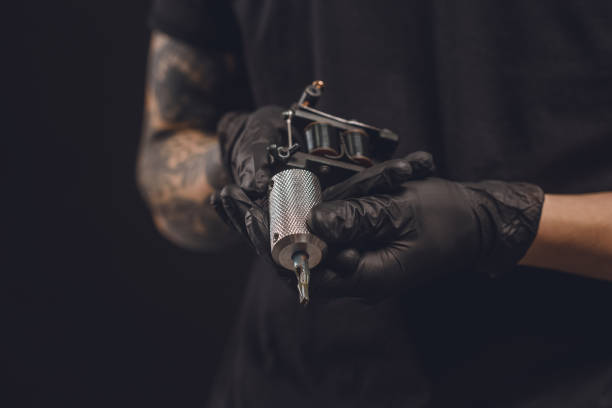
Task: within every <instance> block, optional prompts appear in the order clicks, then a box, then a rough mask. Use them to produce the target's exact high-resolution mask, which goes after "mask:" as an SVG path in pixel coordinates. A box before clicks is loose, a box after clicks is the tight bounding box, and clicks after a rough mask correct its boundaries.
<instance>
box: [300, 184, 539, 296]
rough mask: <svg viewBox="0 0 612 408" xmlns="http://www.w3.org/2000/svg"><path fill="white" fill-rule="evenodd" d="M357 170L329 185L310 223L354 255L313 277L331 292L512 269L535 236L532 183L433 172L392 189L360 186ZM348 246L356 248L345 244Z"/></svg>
mask: <svg viewBox="0 0 612 408" xmlns="http://www.w3.org/2000/svg"><path fill="white" fill-rule="evenodd" d="M361 183H362V180H361V179H359V178H358V177H357V176H355V177H353V178H351V179H348V180H346V181H344V182H342V183H340V184H338V185H336V186H332V187H330V188H328V189H327V190H326V191H325V192H324V194H323V199H324V202H323V203H321V204H320V205H318V206H317V207H315V208H313V210H312V212H311V218H310V220H309V221H308V225H309V228H311V230H312V231H313V232H314V233H315V234H316V235H318V236H319V237H320V238H322V239H323V240H325V241H326V242H328V243H329V244H335V245H340V246H344V247H348V248H355V249H356V250H357V251H358V252H359V256H351V257H346V256H345V257H344V258H343V259H344V261H345V262H344V264H342V265H337V266H336V269H335V271H334V272H336V274H335V275H334V274H333V273H332V272H331V271H326V274H324V275H322V276H319V278H320V279H318V280H317V281H315V278H317V277H316V276H315V275H314V274H313V280H312V281H311V283H312V288H313V289H312V292H313V296H314V294H315V292H316V290H317V286H318V287H319V289H318V290H319V291H320V292H321V291H324V292H325V293H326V294H327V295H331V296H359V297H365V298H368V297H381V296H383V297H384V296H386V295H388V294H392V293H394V292H397V291H398V290H401V289H406V288H410V287H414V286H415V285H418V284H421V283H423V282H425V281H430V280H432V279H435V278H437V277H439V276H441V275H444V274H450V273H454V272H459V271H467V270H477V271H483V272H485V273H488V274H489V275H490V276H497V275H499V274H502V273H503V272H504V271H506V270H508V269H511V268H512V267H513V266H514V265H515V264H516V263H517V262H518V261H519V260H520V259H521V258H522V256H523V255H524V254H525V252H526V251H527V249H528V248H529V246H530V245H531V243H532V241H533V239H534V238H535V235H536V232H537V229H538V224H539V219H540V214H541V210H542V204H543V201H544V194H543V192H542V190H541V189H540V188H539V187H537V186H535V185H532V184H527V183H508V182H503V181H482V182H478V183H457V182H452V181H448V180H443V179H439V178H426V179H424V180H418V181H409V182H405V183H403V184H402V185H401V186H398V187H399V190H398V191H396V192H395V193H390V194H389V193H387V194H380V193H379V192H378V191H376V190H375V189H374V190H368V189H366V188H361V191H360V194H358V195H354V196H353V198H350V199H346V196H347V194H346V193H345V192H346V190H351V189H355V188H356V187H358V186H360V185H361ZM352 251H355V250H352Z"/></svg>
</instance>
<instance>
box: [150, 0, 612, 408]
mask: <svg viewBox="0 0 612 408" xmlns="http://www.w3.org/2000/svg"><path fill="white" fill-rule="evenodd" d="M162 3H164V2H159V4H157V5H156V6H155V7H154V11H153V14H152V16H153V18H152V21H153V26H154V27H156V28H158V29H162V30H164V31H167V32H168V33H169V34H171V35H175V36H177V37H180V38H182V39H184V40H186V41H192V42H193V43H194V44H198V45H199V46H202V47H208V46H211V47H212V46H214V47H220V46H224V45H227V46H228V47H229V46H230V45H231V46H234V45H235V43H236V40H237V39H239V41H240V42H241V43H242V49H243V50H244V51H243V53H244V58H245V63H246V66H247V69H248V73H249V79H250V84H251V88H252V93H253V96H254V100H255V102H256V105H257V106H263V105H268V104H275V105H281V106H288V105H289V104H290V103H291V102H294V101H295V100H296V98H297V97H298V96H299V94H300V92H301V91H302V89H303V87H304V85H305V84H308V83H310V82H311V81H312V80H314V79H322V80H324V81H325V82H326V83H327V85H328V88H327V91H326V94H325V96H324V97H323V98H322V100H321V103H320V105H319V107H320V108H321V109H322V110H324V111H327V112H330V113H333V114H337V115H340V116H345V117H351V118H355V119H358V120H360V121H364V122H367V123H371V124H373V125H377V126H381V127H387V128H390V129H393V130H394V131H395V132H397V133H398V134H399V135H400V137H401V142H400V146H399V149H398V151H397V155H403V154H406V153H408V152H411V151H414V150H428V151H431V152H433V154H434V157H435V158H436V162H437V165H438V167H439V169H440V174H439V175H440V176H443V177H448V178H451V179H454V180H459V181H473V180H481V179H501V180H511V181H527V182H531V183H535V184H538V185H540V186H541V187H542V188H543V189H544V190H545V191H546V192H547V193H582V192H592V191H601V190H610V189H612V158H611V156H612V147H611V146H612V23H611V22H612V2H609V1H607V0H606V1H578V0H576V1H552V0H550V1H531V0H530V1H527V0H522V1H514V2H502V1H496V2H491V1H485V0H482V1H470V2H455V1H432V2H412V1H410V2H396V3H395V4H391V3H390V2H372V1H365V0H357V1H350V2H348V1H334V0H319V1H297V0H296V1H290V0H283V1H279V0H267V1H257V2H255V1H246V0H238V1H234V2H232V6H231V8H230V7H229V6H227V8H224V6H220V5H219V4H221V3H217V6H215V7H210V5H209V4H208V3H210V2H186V1H180V2H168V3H167V4H166V5H165V11H166V12H165V13H162V11H163V10H164V6H163V5H162ZM168 8H170V9H172V10H173V13H170V14H168V13H167V9H168ZM219 10H222V11H221V12H220V11H219ZM199 13H200V14H201V15H200V14H199ZM214 13H217V14H214ZM186 14H189V16H190V17H189V19H188V20H189V21H188V23H189V24H187V23H186V24H184V25H182V24H181V22H182V20H181V19H184V16H185V15H186ZM194 15H195V16H199V15H200V17H201V21H202V22H203V23H202V24H200V25H199V24H197V19H196V18H195V17H194ZM215 15H216V16H217V17H216V18H215ZM181 16H183V17H181ZM228 19H232V21H229V20H228ZM185 21H186V20H185ZM194 21H195V23H194ZM204 22H207V23H206V24H204ZM230 28H231V31H230ZM213 32H214V33H216V35H212V34H211V33H213ZM213 37H214V38H215V43H214V44H213V43H210V42H207V41H208V40H207V39H208V38H213ZM224 39H225V40H227V41H228V43H227V44H221V43H222V42H223V41H224ZM229 40H231V41H229ZM211 41H212V40H211ZM314 273H316V271H315V272H314ZM253 275H254V276H257V279H253V280H252V281H251V282H250V283H249V285H248V289H247V294H246V297H245V300H244V304H243V308H242V314H241V317H240V320H239V322H238V325H237V329H236V332H235V333H234V339H233V340H232V345H231V347H230V350H228V353H227V359H226V361H225V364H224V367H223V369H222V372H221V373H220V375H219V379H218V382H217V386H216V388H215V390H214V393H213V396H212V402H211V406H214V407H217V406H219V407H221V406H223V407H225V406H236V407H243V406H257V407H262V406H281V405H282V406H292V407H302V406H303V407H306V406H310V407H313V406H333V407H342V406H347V407H348V406H350V407H357V406H368V407H371V406H402V407H404V406H405V407H421V406H441V407H611V406H612V334H611V331H612V328H611V326H612V317H611V316H612V285H610V284H609V283H604V282H598V281H594V280H588V279H583V278H579V277H573V276H569V275H564V274H561V273H559V272H555V271H544V270H536V269H530V268H517V270H516V271H515V273H514V274H510V275H508V276H506V277H505V278H502V279H499V280H486V279H484V278H482V279H479V278H466V277H451V278H449V279H447V280H444V281H440V282H436V283H435V284H433V285H431V286H429V287H425V288H417V289H414V290H413V291H412V292H411V293H410V294H409V295H408V296H404V297H402V298H401V299H400V298H392V299H387V300H385V301H383V302H381V303H377V304H373V305H372V304H366V303H363V302H360V301H359V300H356V299H336V300H330V301H321V300H317V301H314V302H312V303H311V305H309V307H308V308H306V309H304V308H301V307H300V306H299V305H298V304H297V302H296V294H295V293H294V292H293V291H291V290H290V289H289V288H287V287H286V286H284V285H283V284H282V283H281V282H279V281H278V279H277V278H276V276H275V272H274V271H271V270H269V269H268V268H266V267H265V266H264V265H263V264H262V265H259V266H258V267H257V268H256V270H255V271H254V272H253Z"/></svg>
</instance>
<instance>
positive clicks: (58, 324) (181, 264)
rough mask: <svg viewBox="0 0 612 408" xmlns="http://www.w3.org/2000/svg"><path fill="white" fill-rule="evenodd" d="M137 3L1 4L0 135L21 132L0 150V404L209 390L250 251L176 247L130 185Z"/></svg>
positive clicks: (139, 32) (143, 47)
mask: <svg viewBox="0 0 612 408" xmlns="http://www.w3.org/2000/svg"><path fill="white" fill-rule="evenodd" d="M148 7H149V2H148V1H143V0H132V1H124V2H113V1H97V2H91V1H76V0H75V1H66V0H60V1H53V2H49V1H43V0H39V1H33V2H21V4H16V5H12V6H11V7H10V10H6V11H5V18H8V19H9V20H12V21H11V22H10V25H9V27H10V33H9V34H8V35H7V36H5V38H4V40H5V42H6V43H7V44H6V46H5V47H4V57H3V65H4V68H7V70H8V71H7V74H5V75H4V78H5V84H4V87H5V91H6V92H5V100H8V101H9V104H10V105H11V107H12V108H13V109H12V110H11V111H10V114H9V115H6V119H7V121H8V122H10V124H11V126H5V132H7V136H8V137H5V140H7V139H10V140H11V141H16V142H17V143H16V145H19V147H17V146H16V147H14V148H11V149H5V151H4V160H3V161H2V165H3V167H4V170H5V171H4V172H3V176H4V179H5V181H7V183H5V186H8V185H10V186H11V187H15V188H14V190H12V191H14V192H11V194H10V195H9V194H8V193H5V195H4V198H5V200H4V204H7V205H8V206H11V207H12V208H13V209H16V210H18V212H15V213H14V214H17V213H18V214H19V215H13V212H5V214H7V216H5V225H7V226H8V228H7V229H6V230H5V231H7V232H6V233H5V236H7V235H8V236H9V238H10V241H11V243H12V244H15V243H16V244H18V245H12V246H8V247H5V248H8V249H9V250H6V251H4V252H6V253H5V255H12V256H13V257H14V258H12V257H11V258H12V259H11V261H10V262H9V261H8V260H7V261H6V262H4V263H3V265H4V267H3V272H2V275H3V278H8V280H7V282H8V284H7V285H2V287H3V288H8V291H7V293H6V294H5V295H3V296H2V300H3V301H7V300H8V302H6V303H5V305H6V307H3V311H6V312H7V313H6V314H5V317H4V318H3V322H2V326H3V334H2V338H3V340H2V348H1V354H0V356H1V358H2V361H1V364H2V371H3V374H4V375H5V376H6V378H5V380H3V381H2V384H3V385H2V388H3V392H2V397H1V398H2V399H6V400H7V401H9V400H10V403H8V404H7V403H6V402H5V403H2V401H0V405H2V406H24V407H42V406H45V407H49V406H61V407H67V406H79V407H97V406H130V407H133V406H147V407H156V406H160V407H162V406H164V407H168V406H182V407H189V406H202V405H203V404H204V402H205V400H206V396H207V393H208V390H209V387H210V385H211V381H212V379H213V376H214V373H215V371H216V368H217V365H218V363H219V360H220V358H221V355H222V352H223V347H224V344H225V342H226V340H227V337H228V335H229V332H230V330H231V327H232V325H233V322H234V319H235V315H236V312H237V310H238V307H239V304H240V297H241V294H242V289H243V282H244V279H245V276H246V274H247V270H248V264H249V262H250V258H249V256H247V254H250V253H249V251H248V250H247V249H246V248H242V247H240V248H233V249H230V250H228V251H227V252H226V253H224V254H214V255H210V254H208V255H206V254H196V253H190V252H187V251H184V250H181V249H178V248H176V247H174V246H173V245H172V244H170V243H168V242H167V241H165V240H164V239H163V238H162V237H160V236H159V235H158V234H157V232H156V231H155V229H154V227H153V225H152V223H151V220H150V217H149V214H148V211H147V209H146V207H145V205H144V203H143V201H142V200H141V198H140V196H139V194H138V191H137V189H136V185H135V177H134V169H135V158H136V154H137V146H138V139H139V136H140V126H141V116H142V101H143V85H144V72H145V63H146V52H147V45H148V37H149V33H148V30H147V27H146V13H147V9H148ZM5 27H6V26H5ZM6 95H10V96H6ZM7 129H8V130H7ZM7 208H8V207H7ZM8 231H10V233H9V232H8ZM8 252H10V254H9V253H8ZM5 259H8V257H5ZM13 261H16V262H13Z"/></svg>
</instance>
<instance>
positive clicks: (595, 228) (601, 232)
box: [520, 192, 612, 281]
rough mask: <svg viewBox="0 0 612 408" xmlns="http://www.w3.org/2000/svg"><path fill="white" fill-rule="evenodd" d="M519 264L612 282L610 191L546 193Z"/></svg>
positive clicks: (611, 199)
mask: <svg viewBox="0 0 612 408" xmlns="http://www.w3.org/2000/svg"><path fill="white" fill-rule="evenodd" d="M520 263H521V264H523V265H529V266H537V267H542V268H549V269H555V270H559V271H563V272H569V273H573V274H577V275H582V276H588V277H592V278H597V279H605V280H611V281H612V192H603V193H594V194H582V195H552V194H549V195H546V198H545V200H544V206H543V208H542V216H541V220H540V225H539V228H538V233H537V236H536V239H535V240H534V242H533V244H532V245H531V247H530V248H529V250H528V251H527V253H526V255H525V256H524V257H523V259H522V260H521V261H520Z"/></svg>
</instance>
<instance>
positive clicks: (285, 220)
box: [269, 169, 327, 278]
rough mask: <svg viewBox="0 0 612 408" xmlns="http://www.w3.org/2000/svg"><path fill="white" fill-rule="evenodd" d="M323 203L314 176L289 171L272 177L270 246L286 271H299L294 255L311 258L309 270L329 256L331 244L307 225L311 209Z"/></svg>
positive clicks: (275, 259)
mask: <svg viewBox="0 0 612 408" xmlns="http://www.w3.org/2000/svg"><path fill="white" fill-rule="evenodd" d="M320 202H321V184H320V183H319V179H318V178H317V176H316V175H315V174H314V173H312V172H310V171H308V170H303V169H289V170H284V171H281V172H279V173H277V174H276V175H274V177H272V181H271V187H270V195H269V209H270V247H271V248H272V259H274V262H276V263H277V264H279V265H280V266H282V267H283V268H285V269H288V270H290V271H295V264H294V260H293V256H294V255H295V254H296V253H298V252H303V253H305V254H306V255H307V267H308V268H309V269H312V268H314V267H315V266H317V265H318V264H319V262H321V259H322V258H323V256H324V255H325V252H326V250H327V245H326V244H325V242H323V241H322V240H321V239H320V238H318V237H317V236H315V235H313V234H312V233H311V232H310V231H309V230H308V227H307V226H306V220H307V219H308V216H309V214H310V210H311V209H312V207H314V206H315V205H317V204H319V203H320ZM298 278H299V277H298Z"/></svg>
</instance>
